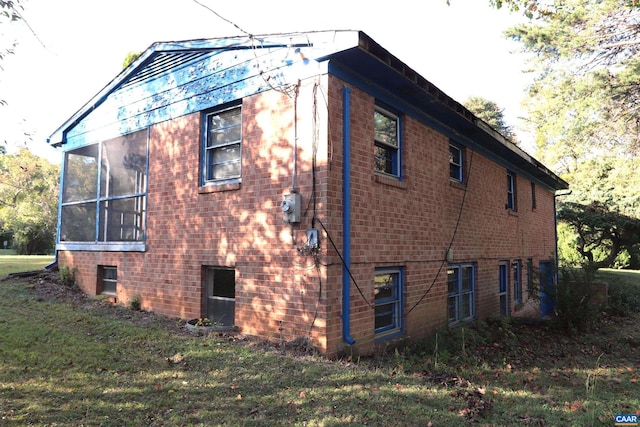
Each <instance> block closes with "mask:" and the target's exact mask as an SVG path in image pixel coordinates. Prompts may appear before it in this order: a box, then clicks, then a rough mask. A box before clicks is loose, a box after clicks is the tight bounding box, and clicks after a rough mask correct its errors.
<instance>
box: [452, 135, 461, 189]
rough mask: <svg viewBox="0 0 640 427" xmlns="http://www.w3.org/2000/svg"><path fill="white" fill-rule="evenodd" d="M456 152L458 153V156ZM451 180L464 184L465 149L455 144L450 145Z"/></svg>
mask: <svg viewBox="0 0 640 427" xmlns="http://www.w3.org/2000/svg"><path fill="white" fill-rule="evenodd" d="M454 151H457V156H456V155H455V154H454ZM456 157H457V158H456ZM449 178H450V179H452V180H453V181H455V182H459V183H462V182H464V149H463V148H462V147H461V146H460V145H458V144H456V143H454V142H450V143H449Z"/></svg>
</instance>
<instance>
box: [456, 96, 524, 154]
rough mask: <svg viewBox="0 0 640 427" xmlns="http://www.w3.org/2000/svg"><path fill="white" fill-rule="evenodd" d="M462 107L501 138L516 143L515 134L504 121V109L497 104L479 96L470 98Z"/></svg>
mask: <svg viewBox="0 0 640 427" xmlns="http://www.w3.org/2000/svg"><path fill="white" fill-rule="evenodd" d="M463 105H464V106H465V107H466V108H467V109H468V110H469V111H471V112H472V113H473V114H475V115H476V116H477V117H478V118H479V119H481V120H483V121H484V122H485V123H487V124H488V125H490V126H491V127H492V128H493V129H495V130H496V131H498V132H499V133H500V134H501V135H502V136H504V137H506V138H508V139H509V140H510V141H511V142H514V143H517V141H518V138H517V136H516V134H515V132H514V131H513V129H512V128H511V126H509V125H507V123H506V122H505V120H504V109H503V108H500V107H499V106H498V104H496V103H495V102H493V101H489V100H488V99H485V98H482V97H480V96H472V97H469V98H468V99H467V100H466V101H465V102H463Z"/></svg>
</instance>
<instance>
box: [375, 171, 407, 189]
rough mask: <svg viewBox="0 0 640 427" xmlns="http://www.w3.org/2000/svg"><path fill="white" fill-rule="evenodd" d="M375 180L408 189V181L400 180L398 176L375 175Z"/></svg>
mask: <svg viewBox="0 0 640 427" xmlns="http://www.w3.org/2000/svg"><path fill="white" fill-rule="evenodd" d="M373 181H374V182H377V183H379V184H384V185H388V186H390V187H396V188H402V189H403V190H406V189H407V181H400V180H399V179H398V178H395V177H391V176H384V175H377V174H376V175H373Z"/></svg>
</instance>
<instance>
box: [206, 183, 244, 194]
mask: <svg viewBox="0 0 640 427" xmlns="http://www.w3.org/2000/svg"><path fill="white" fill-rule="evenodd" d="M241 184H242V183H240V182H229V183H226V184H209V185H205V186H204V187H200V188H198V193H200V194H209V193H222V192H224V191H236V190H240V188H241V187H242V185H241Z"/></svg>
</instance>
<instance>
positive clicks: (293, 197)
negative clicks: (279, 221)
mask: <svg viewBox="0 0 640 427" xmlns="http://www.w3.org/2000/svg"><path fill="white" fill-rule="evenodd" d="M301 204H302V202H301V201H300V194H298V193H289V194H285V195H284V199H283V200H282V202H281V203H280V207H281V208H282V214H283V215H284V218H283V219H284V221H285V222H289V223H294V222H300V205H301Z"/></svg>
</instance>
